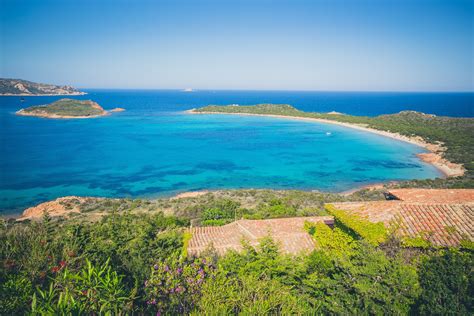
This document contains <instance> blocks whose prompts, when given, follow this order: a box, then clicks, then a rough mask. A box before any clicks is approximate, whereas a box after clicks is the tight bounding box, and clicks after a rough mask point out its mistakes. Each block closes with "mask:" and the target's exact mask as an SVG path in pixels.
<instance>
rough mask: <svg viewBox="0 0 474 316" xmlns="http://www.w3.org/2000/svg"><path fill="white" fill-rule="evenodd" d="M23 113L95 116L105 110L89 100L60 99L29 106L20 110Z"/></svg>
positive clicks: (103, 112)
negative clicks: (45, 103)
mask: <svg viewBox="0 0 474 316" xmlns="http://www.w3.org/2000/svg"><path fill="white" fill-rule="evenodd" d="M22 113H24V114H31V115H34V114H39V115H43V114H46V115H58V116H95V115H104V114H105V111H104V109H102V108H101V107H100V106H99V105H98V104H97V103H95V102H92V101H90V100H86V101H82V100H73V99H61V100H58V101H55V102H53V103H50V104H48V105H37V106H30V107H28V108H26V109H23V110H22Z"/></svg>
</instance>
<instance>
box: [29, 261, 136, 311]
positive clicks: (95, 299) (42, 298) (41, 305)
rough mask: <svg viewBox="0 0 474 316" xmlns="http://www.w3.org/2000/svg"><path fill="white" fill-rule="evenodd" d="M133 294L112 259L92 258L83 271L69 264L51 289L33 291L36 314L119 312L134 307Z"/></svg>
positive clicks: (56, 278)
mask: <svg viewBox="0 0 474 316" xmlns="http://www.w3.org/2000/svg"><path fill="white" fill-rule="evenodd" d="M131 300H132V298H131V295H130V293H129V292H128V291H127V290H126V289H125V287H124V284H123V283H122V276H119V275H117V273H116V272H115V271H112V269H111V267H110V266H109V261H107V262H106V263H105V264H103V265H100V266H94V265H92V264H91V262H90V261H87V262H86V266H85V267H84V268H83V269H81V270H80V271H79V272H77V273H74V272H71V271H69V269H68V268H67V267H66V268H64V269H63V271H59V272H58V275H57V276H56V277H55V278H54V280H53V281H52V282H51V283H50V286H49V288H48V289H47V290H41V289H38V290H37V293H35V294H34V295H33V300H32V303H31V310H32V313H33V314H42V315H44V314H71V313H72V314H81V313H88V314H107V313H110V314H115V315H119V314H122V313H124V312H126V311H127V310H128V311H130V309H131V306H130V305H129V303H131Z"/></svg>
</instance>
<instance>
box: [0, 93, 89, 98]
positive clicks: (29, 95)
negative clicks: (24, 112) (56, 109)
mask: <svg viewBox="0 0 474 316" xmlns="http://www.w3.org/2000/svg"><path fill="white" fill-rule="evenodd" d="M86 94H87V92H78V93H67V94H53V93H47V94H27V93H21V94H0V97H54V96H68V95H73V96H77V95H86Z"/></svg>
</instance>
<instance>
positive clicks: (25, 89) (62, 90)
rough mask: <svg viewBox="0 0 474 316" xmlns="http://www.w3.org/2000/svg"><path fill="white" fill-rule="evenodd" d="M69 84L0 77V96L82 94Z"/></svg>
mask: <svg viewBox="0 0 474 316" xmlns="http://www.w3.org/2000/svg"><path fill="white" fill-rule="evenodd" d="M83 94H85V92H81V91H79V90H77V89H75V88H73V87H71V86H58V85H52V84H46V83H36V82H31V81H27V80H22V79H6V78H0V96H2V95H4V96H16V95H18V96H41V95H83Z"/></svg>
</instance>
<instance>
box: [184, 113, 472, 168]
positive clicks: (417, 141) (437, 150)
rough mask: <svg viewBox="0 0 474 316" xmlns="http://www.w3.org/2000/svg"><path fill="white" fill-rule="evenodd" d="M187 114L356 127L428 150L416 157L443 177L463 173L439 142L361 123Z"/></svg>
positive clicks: (315, 119)
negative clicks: (447, 158) (429, 141)
mask: <svg viewBox="0 0 474 316" xmlns="http://www.w3.org/2000/svg"><path fill="white" fill-rule="evenodd" d="M185 113H187V114H224V115H238V116H263V117H272V118H280V119H290V120H298V121H307V122H317V123H327V124H334V125H339V126H343V127H348V128H352V129H357V130H360V131H364V132H369V133H373V134H377V135H380V136H384V137H388V138H392V139H395V140H398V141H403V142H406V143H410V144H413V145H416V146H419V147H422V148H424V149H426V150H428V151H429V152H428V153H421V154H418V155H417V157H418V158H419V159H420V160H422V161H423V162H426V163H429V164H431V165H433V166H434V167H436V168H437V169H438V170H439V171H440V172H441V173H442V174H443V175H444V176H445V177H458V176H462V175H464V173H465V171H466V170H465V168H464V166H463V165H460V164H455V163H452V162H450V161H448V160H446V159H445V158H443V156H442V155H443V152H444V151H445V150H446V149H445V148H444V147H443V146H442V145H441V144H431V143H428V142H426V141H425V140H423V139H422V138H421V137H419V136H417V137H408V136H404V135H401V134H398V133H392V132H387V131H382V130H377V129H374V128H370V127H367V126H363V125H356V124H350V123H345V122H338V121H333V120H327V119H319V118H310V117H298V116H288V115H276V114H253V113H225V112H196V111H195V109H191V110H187V111H185Z"/></svg>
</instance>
